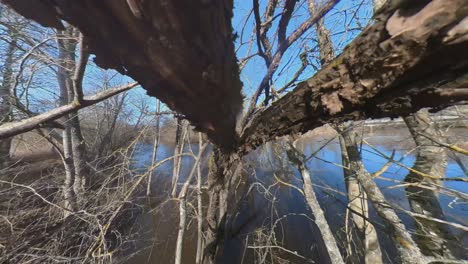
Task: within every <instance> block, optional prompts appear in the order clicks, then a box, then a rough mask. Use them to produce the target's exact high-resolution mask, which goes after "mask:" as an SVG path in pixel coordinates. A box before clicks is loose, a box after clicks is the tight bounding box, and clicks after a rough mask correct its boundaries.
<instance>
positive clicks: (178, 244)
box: [174, 135, 208, 264]
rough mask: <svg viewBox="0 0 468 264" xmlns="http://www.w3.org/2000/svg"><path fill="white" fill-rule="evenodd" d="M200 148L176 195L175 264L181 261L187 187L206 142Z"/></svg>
mask: <svg viewBox="0 0 468 264" xmlns="http://www.w3.org/2000/svg"><path fill="white" fill-rule="evenodd" d="M199 139H200V140H202V138H201V135H200V137H199ZM200 145H201V148H200V149H199V150H198V155H197V156H196V157H195V161H194V163H193V166H192V170H191V171H190V174H189V175H188V178H187V180H186V181H185V183H184V185H183V187H182V189H181V190H180V193H179V195H178V200H179V231H178V234H177V242H176V251H175V262H174V263H175V264H180V263H181V262H182V249H183V248H182V245H183V242H184V234H185V227H186V222H187V194H188V189H189V186H190V182H191V181H192V179H193V177H194V176H195V174H196V173H197V171H198V164H199V163H200V160H201V158H202V156H203V153H204V152H205V149H206V146H207V145H208V143H205V144H203V145H202V144H201V142H200Z"/></svg>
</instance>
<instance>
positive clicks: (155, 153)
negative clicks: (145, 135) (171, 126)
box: [146, 100, 161, 196]
mask: <svg viewBox="0 0 468 264" xmlns="http://www.w3.org/2000/svg"><path fill="white" fill-rule="evenodd" d="M156 101H157V107H156V114H157V116H156V128H155V135H154V143H153V154H152V155H151V168H152V167H153V166H154V164H155V163H156V160H157V159H158V148H159V140H160V138H161V134H160V131H159V130H160V127H161V126H160V123H161V115H160V113H161V101H159V100H156ZM152 178H153V173H151V175H150V176H149V177H148V186H146V195H147V196H150V195H151V180H152Z"/></svg>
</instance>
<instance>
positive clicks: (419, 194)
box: [404, 110, 460, 258]
mask: <svg viewBox="0 0 468 264" xmlns="http://www.w3.org/2000/svg"><path fill="white" fill-rule="evenodd" d="M404 120H405V123H406V125H407V126H408V129H409V131H410V132H411V135H412V136H413V139H414V142H415V143H416V146H417V150H418V151H417V154H416V162H415V164H414V166H413V169H414V170H415V171H418V172H422V173H425V174H429V175H432V176H436V177H440V178H443V177H445V170H446V167H447V152H446V150H445V148H444V147H440V146H438V145H437V144H435V143H434V142H433V141H432V140H431V139H430V138H433V139H435V140H437V141H440V142H443V141H444V140H443V136H442V134H441V133H440V130H439V129H438V128H437V126H436V124H435V122H434V121H433V120H432V119H431V117H430V116H429V113H428V111H427V110H420V111H419V112H417V113H415V114H413V115H410V116H408V117H405V118H404ZM405 181H406V182H408V183H412V185H410V186H408V187H406V194H407V197H408V200H409V203H410V206H411V210H412V211H413V212H415V213H418V214H422V215H425V216H429V217H432V218H437V219H442V220H445V215H444V213H443V210H442V208H441V206H440V204H439V200H438V194H437V187H436V186H435V184H436V185H439V184H441V182H440V181H437V180H435V179H431V178H428V177H423V176H422V175H420V174H417V173H414V172H410V173H409V174H408V175H407V176H406V178H405ZM420 186H423V187H424V188H422V187H420ZM415 220H416V226H417V228H418V230H417V235H416V237H415V238H416V242H417V243H418V245H419V246H420V247H421V250H422V252H423V253H424V254H426V255H429V256H434V257H444V258H456V257H459V256H460V244H459V241H457V240H456V238H455V237H454V236H453V235H452V234H451V232H450V230H449V228H447V226H446V225H443V224H441V223H437V222H434V221H430V220H427V219H422V218H418V217H416V218H415Z"/></svg>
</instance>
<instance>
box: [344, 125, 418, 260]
mask: <svg viewBox="0 0 468 264" xmlns="http://www.w3.org/2000/svg"><path fill="white" fill-rule="evenodd" d="M342 136H343V140H344V142H345V145H346V150H347V153H348V155H349V157H350V159H353V158H352V157H360V154H359V152H358V149H357V146H356V145H355V144H354V143H353V140H352V139H351V137H350V136H349V135H348V134H343V135H342ZM356 159H357V158H356ZM349 167H350V170H351V171H352V172H354V173H355V176H356V179H357V180H358V182H359V184H360V185H361V186H362V187H363V189H364V191H365V192H366V194H367V197H368V199H369V200H370V201H371V202H372V205H373V207H374V208H375V210H376V211H377V213H378V214H379V216H380V217H381V218H382V220H383V221H384V223H385V225H386V226H387V232H388V235H389V236H390V238H391V239H392V241H393V243H394V244H395V246H396V248H397V250H398V254H399V258H400V260H401V262H402V263H408V264H409V263H412V264H414V263H426V262H427V260H426V259H425V257H424V256H423V255H422V254H421V251H420V249H419V247H418V246H417V244H416V243H415V242H414V240H413V238H412V237H411V234H410V233H409V232H408V230H407V229H406V227H405V226H404V225H403V223H402V221H401V219H400V218H399V217H398V215H397V214H396V212H395V210H394V209H393V207H392V206H391V205H390V204H389V203H388V202H387V200H386V199H385V197H384V195H383V193H382V191H381V190H380V189H379V187H378V186H377V184H376V183H375V181H374V179H373V178H372V175H371V174H370V173H369V172H368V171H367V170H365V168H363V167H362V166H359V164H358V163H355V162H351V163H350V164H349Z"/></svg>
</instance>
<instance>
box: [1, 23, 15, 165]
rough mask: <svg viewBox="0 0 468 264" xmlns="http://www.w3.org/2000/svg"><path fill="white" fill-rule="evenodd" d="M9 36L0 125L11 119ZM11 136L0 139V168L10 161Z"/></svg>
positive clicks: (11, 52) (12, 43)
mask: <svg viewBox="0 0 468 264" xmlns="http://www.w3.org/2000/svg"><path fill="white" fill-rule="evenodd" d="M9 33H10V34H9V35H10V37H11V39H10V42H9V43H8V46H7V50H6V54H5V60H4V63H3V71H2V83H1V84H0V125H1V124H3V123H7V122H10V120H11V115H12V113H11V110H12V109H11V99H10V89H11V86H12V85H13V56H14V53H15V48H16V38H15V37H14V34H13V33H12V32H11V31H9ZM11 141H12V137H9V138H7V139H3V140H0V169H2V168H6V167H7V166H8V165H9V163H10V159H11V158H10V149H11Z"/></svg>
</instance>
